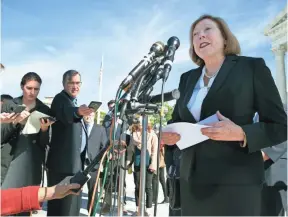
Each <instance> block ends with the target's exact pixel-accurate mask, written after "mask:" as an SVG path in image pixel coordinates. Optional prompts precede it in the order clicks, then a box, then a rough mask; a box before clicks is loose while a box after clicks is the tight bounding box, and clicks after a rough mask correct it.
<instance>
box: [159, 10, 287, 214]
mask: <svg viewBox="0 0 288 217" xmlns="http://www.w3.org/2000/svg"><path fill="white" fill-rule="evenodd" d="M190 40H191V47H190V55H191V58H192V60H193V62H195V63H196V64H197V65H198V66H199V68H197V69H193V70H190V71H188V72H186V73H184V74H182V75H181V78H180V84H179V91H180V93H181V97H180V98H179V99H178V101H177V103H176V106H175V108H174V112H173V115H172V121H173V122H190V123H197V122H199V121H201V120H203V119H205V118H207V117H209V116H211V115H214V114H215V113H217V116H218V119H219V122H217V123H211V126H210V127H207V128H203V129H202V134H203V135H206V136H208V137H209V139H208V140H206V141H204V142H202V143H199V144H197V145H195V146H193V147H189V148H186V149H184V150H182V153H181V166H180V182H181V209H182V215H183V216H195V215H199V216H203V215H205V216H215V215H216V216H219V215H220V216H227V215H229V216H235V215H238V216H257V215H258V216H259V215H260V204H261V189H262V183H263V181H264V169H263V158H262V154H261V149H262V148H265V147H269V146H273V145H277V144H279V143H281V142H283V141H285V140H286V139H287V116H286V114H285V111H284V109H283V105H282V102H281V99H280V96H279V93H278V90H277V87H276V85H275V83H274V80H273V78H272V75H271V72H270V70H269V68H268V67H267V66H266V65H265V62H264V60H263V59H262V58H252V57H245V56H238V54H240V46H239V42H238V40H237V39H236V37H235V36H234V35H233V34H232V32H231V31H230V29H229V27H228V26H227V24H226V23H225V22H224V21H223V20H222V19H221V18H219V17H213V16H210V15H204V16H201V17H200V18H199V19H197V20H196V21H195V22H194V23H193V24H192V26H191V30H190ZM256 112H258V113H259V116H260V121H259V123H253V117H254V115H255V113H256ZM162 138H163V142H164V143H165V144H167V145H174V144H177V142H178V141H179V139H180V136H179V135H177V134H175V133H169V132H168V133H163V136H162Z"/></svg>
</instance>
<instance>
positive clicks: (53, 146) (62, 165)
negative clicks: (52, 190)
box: [47, 91, 83, 173]
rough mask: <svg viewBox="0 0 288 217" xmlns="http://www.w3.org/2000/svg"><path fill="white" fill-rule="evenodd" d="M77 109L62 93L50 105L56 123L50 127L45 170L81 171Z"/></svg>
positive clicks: (65, 94)
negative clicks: (50, 136) (49, 141)
mask: <svg viewBox="0 0 288 217" xmlns="http://www.w3.org/2000/svg"><path fill="white" fill-rule="evenodd" d="M77 109H78V108H77V107H75V106H74V104H73V101H72V99H71V98H70V97H69V95H68V94H67V93H66V92H64V91H62V92H60V93H59V94H57V95H56V96H55V98H54V99H53V102H52V104H51V111H52V114H53V115H54V116H55V117H56V119H57V121H56V122H55V123H54V124H53V125H52V138H51V143H50V149H49V154H48V159H47V168H48V169H49V170H51V171H53V172H58V173H77V172H78V171H80V170H81V169H82V166H83V164H82V160H81V156H80V154H81V143H82V126H83V125H82V122H81V118H82V117H77V116H76V115H75V114H76V112H77Z"/></svg>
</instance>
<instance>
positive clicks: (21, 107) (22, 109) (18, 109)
mask: <svg viewBox="0 0 288 217" xmlns="http://www.w3.org/2000/svg"><path fill="white" fill-rule="evenodd" d="M25 109H26V106H25V105H17V107H16V108H15V110H14V111H12V112H15V113H16V114H20V113H21V112H23V111H24V110H25Z"/></svg>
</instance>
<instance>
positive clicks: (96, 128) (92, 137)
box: [87, 123, 108, 169]
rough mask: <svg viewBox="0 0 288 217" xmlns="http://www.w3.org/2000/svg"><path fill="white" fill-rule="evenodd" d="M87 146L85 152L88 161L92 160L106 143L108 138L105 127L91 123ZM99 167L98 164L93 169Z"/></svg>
mask: <svg viewBox="0 0 288 217" xmlns="http://www.w3.org/2000/svg"><path fill="white" fill-rule="evenodd" d="M87 144H88V148H87V154H88V157H89V161H92V160H93V159H94V158H95V157H96V156H97V154H98V153H99V151H100V150H101V149H102V148H104V147H106V146H107V145H108V138H107V135H106V131H105V128H104V127H103V126H101V125H98V124H96V123H94V124H93V127H92V130H91V132H90V134H89V136H88V143H87ZM97 168H99V165H96V166H95V169H97Z"/></svg>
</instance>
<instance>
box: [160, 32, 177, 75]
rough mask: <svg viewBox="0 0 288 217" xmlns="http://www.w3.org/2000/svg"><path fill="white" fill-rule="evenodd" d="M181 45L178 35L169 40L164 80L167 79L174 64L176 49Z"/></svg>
mask: <svg viewBox="0 0 288 217" xmlns="http://www.w3.org/2000/svg"><path fill="white" fill-rule="evenodd" d="M179 46H180V40H179V38H177V37H176V36H173V37H171V38H169V39H168V41H167V50H166V54H165V56H166V61H165V62H164V72H163V80H164V81H167V78H168V76H169V73H170V71H171V69H172V64H173V61H174V56H175V52H176V50H177V49H178V48H179Z"/></svg>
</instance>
